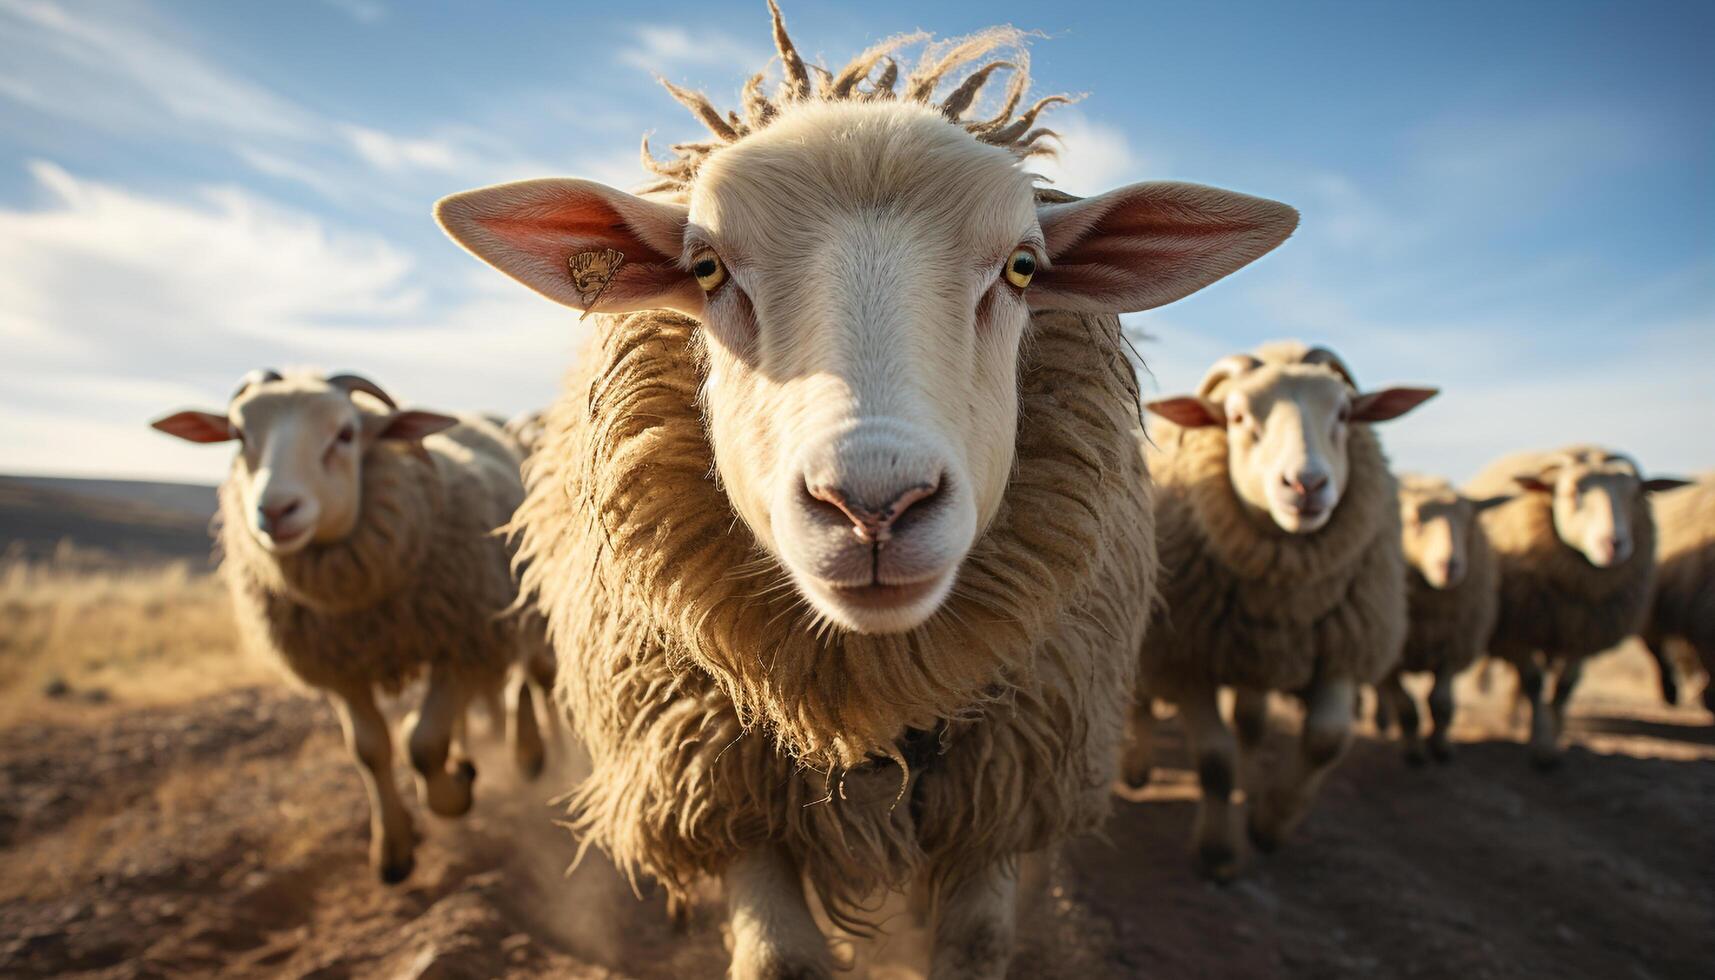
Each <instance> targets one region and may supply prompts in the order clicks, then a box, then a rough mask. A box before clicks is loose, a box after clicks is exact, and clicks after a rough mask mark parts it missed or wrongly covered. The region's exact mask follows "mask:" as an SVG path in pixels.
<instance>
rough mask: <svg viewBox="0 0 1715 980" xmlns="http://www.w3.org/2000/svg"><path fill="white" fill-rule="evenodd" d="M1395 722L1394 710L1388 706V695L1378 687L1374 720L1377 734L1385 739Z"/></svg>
mask: <svg viewBox="0 0 1715 980" xmlns="http://www.w3.org/2000/svg"><path fill="white" fill-rule="evenodd" d="M1394 720H1395V719H1394V716H1393V708H1392V706H1390V705H1389V704H1388V701H1387V694H1386V692H1384V691H1383V690H1382V689H1381V687H1380V686H1379V685H1378V686H1377V687H1376V713H1375V719H1374V721H1375V725H1376V734H1377V735H1380V736H1383V737H1384V738H1385V737H1386V736H1387V733H1388V730H1389V729H1390V728H1392V727H1393V723H1394Z"/></svg>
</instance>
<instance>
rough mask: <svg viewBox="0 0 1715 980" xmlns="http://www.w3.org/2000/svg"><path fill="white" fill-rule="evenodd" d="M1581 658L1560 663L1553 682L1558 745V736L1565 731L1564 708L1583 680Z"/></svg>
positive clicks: (1570, 658) (1582, 659) (1557, 740)
mask: <svg viewBox="0 0 1715 980" xmlns="http://www.w3.org/2000/svg"><path fill="white" fill-rule="evenodd" d="M1584 660H1585V658H1583V657H1569V658H1567V659H1566V660H1563V661H1561V663H1560V674H1559V676H1558V677H1556V678H1555V681H1554V701H1553V702H1552V704H1553V707H1554V738H1555V741H1556V744H1558V742H1559V739H1560V735H1561V733H1562V732H1564V731H1565V730H1566V706H1567V705H1569V704H1571V703H1572V692H1573V691H1575V690H1577V689H1578V682H1579V681H1580V680H1583V679H1584Z"/></svg>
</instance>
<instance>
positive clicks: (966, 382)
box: [437, 102, 1297, 633]
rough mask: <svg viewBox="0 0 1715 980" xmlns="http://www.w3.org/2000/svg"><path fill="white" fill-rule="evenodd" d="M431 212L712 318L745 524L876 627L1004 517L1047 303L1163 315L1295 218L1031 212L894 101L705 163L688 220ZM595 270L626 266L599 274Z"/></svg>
mask: <svg viewBox="0 0 1715 980" xmlns="http://www.w3.org/2000/svg"><path fill="white" fill-rule="evenodd" d="M437 217H438V218H439V219H440V221H441V223H442V225H443V227H445V228H446V230H447V231H448V233H449V234H451V235H452V236H453V237H454V238H455V239H457V240H458V241H459V242H460V243H461V244H463V245H465V246H466V247H467V248H469V249H470V250H471V251H473V252H475V253H476V254H477V255H478V256H479V257H481V258H483V259H485V260H487V261H489V262H491V263H493V264H494V265H495V266H497V267H498V268H500V269H501V270H502V271H504V272H506V273H508V274H509V275H512V276H513V277H515V278H517V279H519V280H520V281H521V282H523V283H525V284H526V285H528V286H530V287H531V288H533V289H536V290H537V291H539V292H542V293H544V294H545V295H547V296H549V297H551V298H553V299H556V300H559V301H560V302H563V303H566V304H567V305H569V306H573V307H576V308H578V309H584V310H595V311H598V312H625V311H629V310H639V309H658V308H667V309H672V310H677V311H680V312H683V313H686V314H688V315H691V316H694V317H696V318H697V319H699V320H700V321H701V322H702V323H703V325H704V326H705V328H706V330H705V334H704V337H705V346H706V349H707V351H708V358H707V363H706V369H707V375H706V378H705V383H704V385H703V388H702V401H703V405H704V415H705V418H706V424H707V428H708V432H709V438H710V442H711V445H712V447H713V450H714V458H715V467H716V469H717V471H718V472H719V475H720V478H721V481H722V484H723V486H724V488H725V490H726V493H727V496H728V498H729V499H730V500H731V502H732V506H733V508H734V510H736V511H737V513H738V515H739V516H740V517H741V518H742V519H743V520H744V523H745V525H746V526H747V527H748V528H749V529H750V531H751V533H752V534H753V535H754V537H755V539H756V541H757V542H758V543H759V544H760V545H761V547H762V548H764V549H766V550H767V551H768V552H769V553H770V554H771V555H772V556H773V557H774V558H775V559H777V560H778V562H779V563H780V565H781V566H782V568H783V569H784V570H785V571H786V573H787V574H788V575H789V576H790V578H791V580H792V582H793V583H794V585H795V586H796V587H797V590H798V592H799V593H800V595H801V596H802V597H803V599H804V600H806V601H807V602H808V603H809V604H810V606H811V607H812V608H813V609H814V610H815V611H816V612H817V613H818V614H820V615H821V616H822V617H824V618H825V619H826V620H827V621H829V622H831V623H833V624H835V625H836V626H839V627H842V628H845V629H849V630H855V631H860V632H868V633H886V632H899V631H903V630H908V629H911V628H913V627H915V626H917V625H918V624H920V623H922V622H923V621H924V620H925V619H926V618H928V617H929V616H930V615H932V614H933V613H934V612H935V610H936V609H937V608H939V606H940V605H941V603H942V602H943V600H944V599H945V598H946V596H947V595H948V594H949V592H950V591H951V590H952V588H953V586H954V582H955V580H956V578H957V576H958V573H959V568H960V566H961V564H962V563H963V561H964V559H965V556H966V555H967V553H968V552H969V550H970V548H971V546H972V544H973V543H974V542H975V541H976V539H977V538H978V536H979V535H980V534H981V533H982V530H983V528H984V527H985V526H986V525H987V524H988V523H989V522H990V520H991V519H992V518H993V517H994V515H995V513H996V512H997V510H998V508H999V506H1000V501H1001V498H1002V495H1003V494H1004V492H1005V489H1006V483H1007V479H1008V477H1009V475H1010V473H1011V470H1012V466H1013V459H1014V447H1015V442H1016V432H1017V424H1018V378H1017V373H1018V358H1019V348H1020V343H1021V341H1022V338H1023V337H1024V334H1025V331H1026V328H1027V324H1028V323H1029V318H1030V310H1031V308H1033V307H1034V308H1047V309H1065V310H1072V311H1082V312H1105V313H1118V312H1125V311H1130V310H1138V309H1147V308H1149V307H1152V306H1157V305H1160V304H1161V303H1165V302H1168V301H1170V300H1172V299H1177V298H1178V297H1180V296H1184V295H1186V294H1188V293H1190V292H1193V291H1195V290H1196V289H1198V288H1201V287H1202V286H1203V285H1206V284H1207V283H1209V282H1212V281H1214V280H1215V279H1218V278H1220V277H1221V276H1223V275H1226V274H1227V273H1229V272H1231V271H1233V270H1234V269H1237V268H1239V267H1240V266H1242V265H1244V264H1245V263H1246V262H1249V261H1250V260H1251V259H1253V258H1255V257H1256V256H1258V255H1261V254H1262V253H1263V252H1266V251H1268V250H1269V249H1270V248H1273V247H1274V245H1276V244H1278V243H1279V242H1280V241H1281V240H1282V239H1284V238H1285V236H1286V235H1287V234H1289V233H1290V232H1291V230H1292V228H1293V227H1294V226H1295V225H1296V223H1297V215H1296V213H1295V212H1293V211H1292V210H1291V209H1290V208H1287V207H1285V206H1283V205H1279V204H1275V203H1273V202H1269V201H1262V200H1258V199H1256V198H1251V197H1246V196H1244V195H1240V194H1232V193H1230V192H1224V191H1215V190H1212V189H1210V188H1205V187H1196V186H1193V185H1187V184H1137V185H1133V186H1131V187H1127V188H1123V189H1121V190H1118V191H1114V192H1112V193H1109V194H1104V195H1101V196H1100V197H1095V198H1089V199H1085V200H1082V201H1076V202H1068V203H1059V204H1037V203H1036V201H1035V193H1034V191H1033V189H1032V186H1031V181H1030V177H1029V175H1028V174H1027V173H1026V172H1025V171H1023V170H1022V169H1021V168H1020V166H1019V162H1018V160H1017V158H1015V157H1014V156H1013V155H1012V154H1011V153H1009V152H1007V151H1005V150H1002V149H1000V148H997V147H992V146H987V145H984V144H983V143H981V142H979V141H978V140H977V139H976V138H974V137H973V136H971V135H970V134H969V133H968V132H966V131H965V130H964V129H963V128H962V127H960V126H956V125H952V124H950V123H948V121H947V119H946V118H945V117H944V116H942V115H940V114H939V113H937V112H935V111H933V110H931V109H929V108H927V107H925V106H921V105H915V104H906V103H899V102H868V103H857V102H806V103H795V104H792V105H789V106H788V107H787V108H786V109H784V110H783V111H782V114H781V115H780V116H779V118H777V119H775V120H774V121H773V122H771V123H769V124H768V125H767V126H766V127H763V128H761V129H760V130H758V131H757V132H755V133H752V134H750V135H747V136H745V137H744V138H743V139H740V140H737V141H736V142H733V143H731V144H730V145H727V146H724V147H722V148H721V149H719V150H716V151H715V152H714V153H712V154H711V155H710V156H709V158H708V159H707V160H706V161H704V162H703V163H702V165H701V169H700V170H699V172H698V174H697V177H696V180H695V183H694V185H693V187H692V189H691V192H690V194H689V200H688V203H687V204H684V205H681V204H678V203H662V202H659V201H653V200H647V199H643V198H639V197H634V196H632V195H629V194H624V193H621V192H619V191H615V190H612V189H611V188H606V187H602V186H601V185H599V184H592V183H590V182H588V181H576V180H542V181H525V182H522V183H518V184H506V185H501V186H498V187H493V188H487V189H483V190H476V191H470V192H467V193H464V194H458V195H454V196H453V197H450V198H447V199H446V200H443V201H442V202H441V203H440V205H439V206H438V208H437ZM591 255H595V256H597V257H598V258H599V262H597V264H598V265H601V266H602V267H603V268H609V269H616V270H617V271H615V272H613V273H612V274H611V275H610V276H608V277H607V278H606V279H605V280H603V281H602V282H600V283H596V282H594V281H593V280H591V279H590V278H589V277H588V276H587V275H585V274H584V269H583V267H584V266H587V265H589V264H590V262H595V261H596V260H595V259H589V260H587V261H586V258H585V257H587V256H591ZM615 256H623V258H622V259H619V260H618V264H617V265H614V262H615V258H614V257H615Z"/></svg>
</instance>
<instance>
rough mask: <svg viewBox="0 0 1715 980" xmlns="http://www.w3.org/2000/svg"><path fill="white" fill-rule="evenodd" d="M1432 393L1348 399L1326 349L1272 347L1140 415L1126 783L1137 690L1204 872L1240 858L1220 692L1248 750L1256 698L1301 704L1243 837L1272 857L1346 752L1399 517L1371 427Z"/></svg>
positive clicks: (1383, 649)
mask: <svg viewBox="0 0 1715 980" xmlns="http://www.w3.org/2000/svg"><path fill="white" fill-rule="evenodd" d="M1434 394H1435V390H1434V389H1431V388H1385V389H1382V390H1380V391H1375V392H1369V393H1363V394H1360V393H1359V392H1358V390H1357V386H1356V384H1355V382H1354V381H1353V379H1352V374H1351V372H1350V371H1349V370H1347V368H1346V366H1345V365H1344V364H1343V363H1341V361H1340V359H1339V358H1338V357H1337V356H1335V355H1334V354H1333V353H1331V352H1329V351H1327V350H1325V349H1323V348H1320V347H1306V346H1304V345H1303V344H1300V343H1296V342H1283V343H1276V344H1268V345H1264V346H1263V347H1260V348H1258V349H1257V351H1256V352H1255V353H1254V354H1241V355H1235V356H1232V357H1228V358H1224V359H1222V360H1221V361H1220V362H1219V363H1217V364H1216V365H1215V366H1214V367H1213V368H1212V369H1211V370H1210V371H1209V373H1208V375H1207V376H1205V377H1204V379H1203V382H1202V384H1201V385H1200V386H1199V387H1198V390H1197V394H1195V395H1191V396H1184V397H1178V398H1169V399H1164V400H1162V401H1158V402H1153V403H1151V404H1150V406H1149V407H1150V409H1151V410H1152V411H1154V412H1156V413H1157V414H1158V415H1160V416H1161V417H1162V418H1163V419H1165V420H1167V422H1168V423H1170V424H1168V425H1163V426H1160V427H1159V428H1158V429H1157V430H1155V432H1154V436H1155V442H1156V445H1157V446H1158V447H1159V448H1158V449H1157V450H1154V451H1152V452H1151V454H1150V471H1151V473H1152V474H1153V475H1154V476H1155V479H1156V482H1157V484H1158V486H1159V493H1158V495H1157V498H1156V523H1157V528H1158V541H1159V545H1160V553H1161V562H1162V569H1163V573H1164V574H1163V576H1162V580H1163V586H1162V598H1163V602H1162V604H1161V609H1160V613H1159V615H1157V617H1156V619H1155V621H1154V622H1153V623H1152V624H1151V626H1150V630H1149V635H1148V638H1147V640H1146V641H1145V643H1144V645H1143V648H1142V650H1143V679H1142V682H1141V686H1140V692H1141V696H1140V698H1139V702H1138V707H1137V708H1136V710H1135V712H1134V716H1133V721H1134V728H1133V737H1132V740H1131V745H1132V749H1131V754H1130V755H1128V758H1127V763H1126V767H1125V775H1126V778H1127V779H1128V780H1131V781H1132V782H1134V783H1136V782H1141V781H1142V779H1144V778H1146V777H1147V772H1148V756H1147V747H1148V745H1149V742H1150V738H1151V733H1150V715H1149V699H1150V696H1151V695H1152V694H1158V695H1161V696H1163V697H1165V698H1167V699H1169V700H1172V701H1174V702H1176V703H1177V704H1178V705H1179V708H1180V712H1181V714H1182V716H1183V717H1184V719H1185V726H1186V729H1187V732H1188V734H1189V736H1190V740H1191V745H1192V751H1193V754H1194V755H1195V756H1196V758H1197V773H1198V779H1199V781H1200V783H1201V785H1202V789H1203V799H1202V804H1201V805H1200V806H1199V808H1198V814H1197V826H1196V831H1195V847H1196V853H1197V856H1198V860H1199V862H1200V863H1201V865H1202V867H1203V869H1204V870H1205V871H1207V872H1208V873H1210V874H1212V875H1215V876H1217V877H1229V876H1231V875H1232V874H1234V873H1235V872H1236V871H1237V868H1238V854H1239V847H1238V831H1237V825H1236V819H1237V811H1236V809H1235V808H1234V807H1233V804H1232V792H1233V789H1234V782H1235V779H1234V776H1235V773H1236V771H1237V767H1236V756H1235V745H1234V742H1233V737H1232V734H1231V733H1230V732H1229V731H1228V730H1227V727H1226V724H1225V723H1224V722H1223V721H1222V719H1221V714H1220V709H1219V707H1218V706H1217V704H1216V691H1217V689H1218V688H1219V686H1220V685H1224V684H1225V685H1232V686H1233V687H1235V688H1236V689H1237V690H1236V700H1235V702H1234V704H1235V707H1234V721H1235V724H1236V726H1237V728H1238V734H1239V740H1240V742H1242V743H1243V745H1244V747H1245V748H1247V749H1249V748H1251V747H1254V746H1255V745H1256V743H1257V742H1259V741H1260V740H1261V738H1262V735H1263V731H1264V727H1265V723H1266V719H1267V695H1268V692H1269V691H1271V690H1273V691H1283V692H1292V693H1295V694H1297V695H1299V696H1300V697H1302V698H1303V699H1304V702H1305V704H1306V707H1307V710H1308V714H1307V716H1306V718H1305V721H1304V733H1303V739H1302V744H1301V747H1300V751H1299V753H1298V756H1297V758H1296V759H1295V760H1294V764H1293V765H1292V766H1290V767H1288V768H1287V769H1286V770H1285V771H1283V772H1281V773H1280V774H1279V778H1278V779H1276V780H1274V781H1273V783H1272V784H1271V785H1268V786H1266V787H1255V788H1254V789H1253V791H1252V793H1251V795H1250V799H1251V800H1252V806H1251V811H1250V819H1249V823H1248V827H1249V831H1250V836H1251V839H1252V841H1253V842H1255V843H1256V845H1257V846H1258V847H1259V848H1261V849H1263V850H1271V849H1273V848H1274V847H1276V846H1278V845H1279V843H1280V842H1281V841H1282V840H1284V839H1285V837H1286V836H1287V835H1288V834H1290V833H1291V831H1292V830H1293V828H1294V827H1295V826H1296V825H1297V824H1298V822H1299V821H1300V820H1302V819H1303V817H1304V815H1305V813H1306V812H1307V811H1308V810H1309V807H1310V804H1311V802H1312V800H1313V799H1314V798H1315V794H1316V790H1317V787H1318V786H1319V785H1320V784H1321V781H1322V778H1323V777H1324V776H1325V775H1326V774H1327V772H1328V770H1329V769H1330V768H1332V767H1333V765H1334V763H1335V762H1336V761H1338V760H1339V758H1340V756H1341V755H1342V754H1343V753H1344V752H1345V750H1346V747H1347V745H1348V744H1349V743H1350V741H1351V725H1352V705H1353V703H1354V698H1355V696H1356V692H1357V685H1359V684H1363V683H1374V682H1376V681H1379V680H1381V679H1382V677H1383V676H1385V675H1386V673H1387V672H1388V671H1389V670H1390V669H1391V668H1392V667H1393V665H1394V663H1395V662H1396V661H1397V660H1398V658H1399V652H1400V645H1401V644H1402V643H1403V642H1404V639H1405V625H1406V619H1405V617H1406V608H1405V601H1406V600H1405V570H1404V560H1403V558H1402V557H1401V553H1400V527H1399V506H1398V502H1397V500H1396V496H1395V489H1394V479H1393V476H1392V474H1390V473H1389V472H1388V468H1387V461H1386V460H1385V459H1384V458H1383V457H1382V452H1381V444H1380V443H1379V442H1378V441H1377V439H1376V437H1375V435H1374V434H1373V433H1372V432H1371V431H1370V425H1371V424H1373V423H1376V422H1382V421H1386V420H1388V419H1392V418H1397V417H1399V416H1400V415H1403V414H1405V413H1406V412H1408V411H1410V410H1411V409H1412V408H1414V407H1416V406H1417V405H1419V404H1421V403H1422V402H1423V401H1425V400H1426V399H1428V398H1429V397H1431V396H1432V395H1434Z"/></svg>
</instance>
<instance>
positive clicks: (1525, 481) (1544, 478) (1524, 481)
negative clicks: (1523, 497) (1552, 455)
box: [1513, 470, 1555, 493]
mask: <svg viewBox="0 0 1715 980" xmlns="http://www.w3.org/2000/svg"><path fill="white" fill-rule="evenodd" d="M1554 472H1555V471H1553V470H1544V471H1543V472H1541V473H1518V474H1515V475H1514V476H1513V482H1514V483H1516V484H1518V485H1519V486H1521V487H1523V488H1524V489H1526V490H1528V491H1530V492H1531V493H1553V492H1554Z"/></svg>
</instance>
